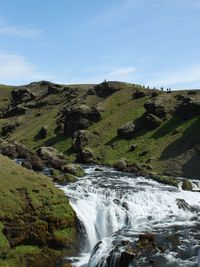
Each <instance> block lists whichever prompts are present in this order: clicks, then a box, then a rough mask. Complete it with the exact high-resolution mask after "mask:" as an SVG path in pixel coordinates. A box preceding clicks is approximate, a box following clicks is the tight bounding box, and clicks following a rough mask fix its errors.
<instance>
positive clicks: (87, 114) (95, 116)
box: [64, 105, 101, 136]
mask: <svg viewBox="0 0 200 267" xmlns="http://www.w3.org/2000/svg"><path fill="white" fill-rule="evenodd" d="M100 119H101V112H100V110H99V109H98V108H96V107H88V106H86V105H81V106H79V107H73V108H70V109H67V110H66V111H65V121H64V134H65V135H66V136H72V135H73V134H74V132H75V131H77V130H83V129H87V128H88V127H89V126H90V125H91V124H92V123H93V122H97V121H99V120H100Z"/></svg>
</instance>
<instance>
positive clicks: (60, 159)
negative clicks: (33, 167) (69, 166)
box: [37, 147, 67, 170]
mask: <svg viewBox="0 0 200 267" xmlns="http://www.w3.org/2000/svg"><path fill="white" fill-rule="evenodd" d="M37 154H38V156H39V157H40V158H41V159H42V160H43V161H44V162H45V163H46V164H48V165H49V166H50V167H52V168H55V169H58V170H60V169H62V167H63V166H64V165H66V163H67V158H66V156H65V155H63V154H60V153H59V152H58V151H57V150H56V149H54V148H53V147H41V148H39V149H38V150H37Z"/></svg>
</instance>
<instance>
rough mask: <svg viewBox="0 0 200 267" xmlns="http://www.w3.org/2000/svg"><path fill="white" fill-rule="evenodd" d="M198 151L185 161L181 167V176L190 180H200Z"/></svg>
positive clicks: (199, 152)
mask: <svg viewBox="0 0 200 267" xmlns="http://www.w3.org/2000/svg"><path fill="white" fill-rule="evenodd" d="M199 162H200V151H196V154H194V156H193V157H192V158H191V159H190V160H188V161H187V163H186V164H185V165H184V166H183V168H182V171H183V176H184V177H187V178H191V179H200V164H199Z"/></svg>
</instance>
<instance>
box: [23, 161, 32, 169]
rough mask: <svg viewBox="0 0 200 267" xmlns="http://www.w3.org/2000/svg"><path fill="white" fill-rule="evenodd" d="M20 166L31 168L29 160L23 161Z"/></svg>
mask: <svg viewBox="0 0 200 267" xmlns="http://www.w3.org/2000/svg"><path fill="white" fill-rule="evenodd" d="M22 166H23V167H24V168H26V169H29V170H32V165H31V163H30V162H29V161H23V162H22Z"/></svg>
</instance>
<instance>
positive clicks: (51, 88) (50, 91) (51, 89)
mask: <svg viewBox="0 0 200 267" xmlns="http://www.w3.org/2000/svg"><path fill="white" fill-rule="evenodd" d="M59 91H60V89H59V88H58V87H56V86H52V85H48V91H47V94H48V95H51V94H57V93H59Z"/></svg>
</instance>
